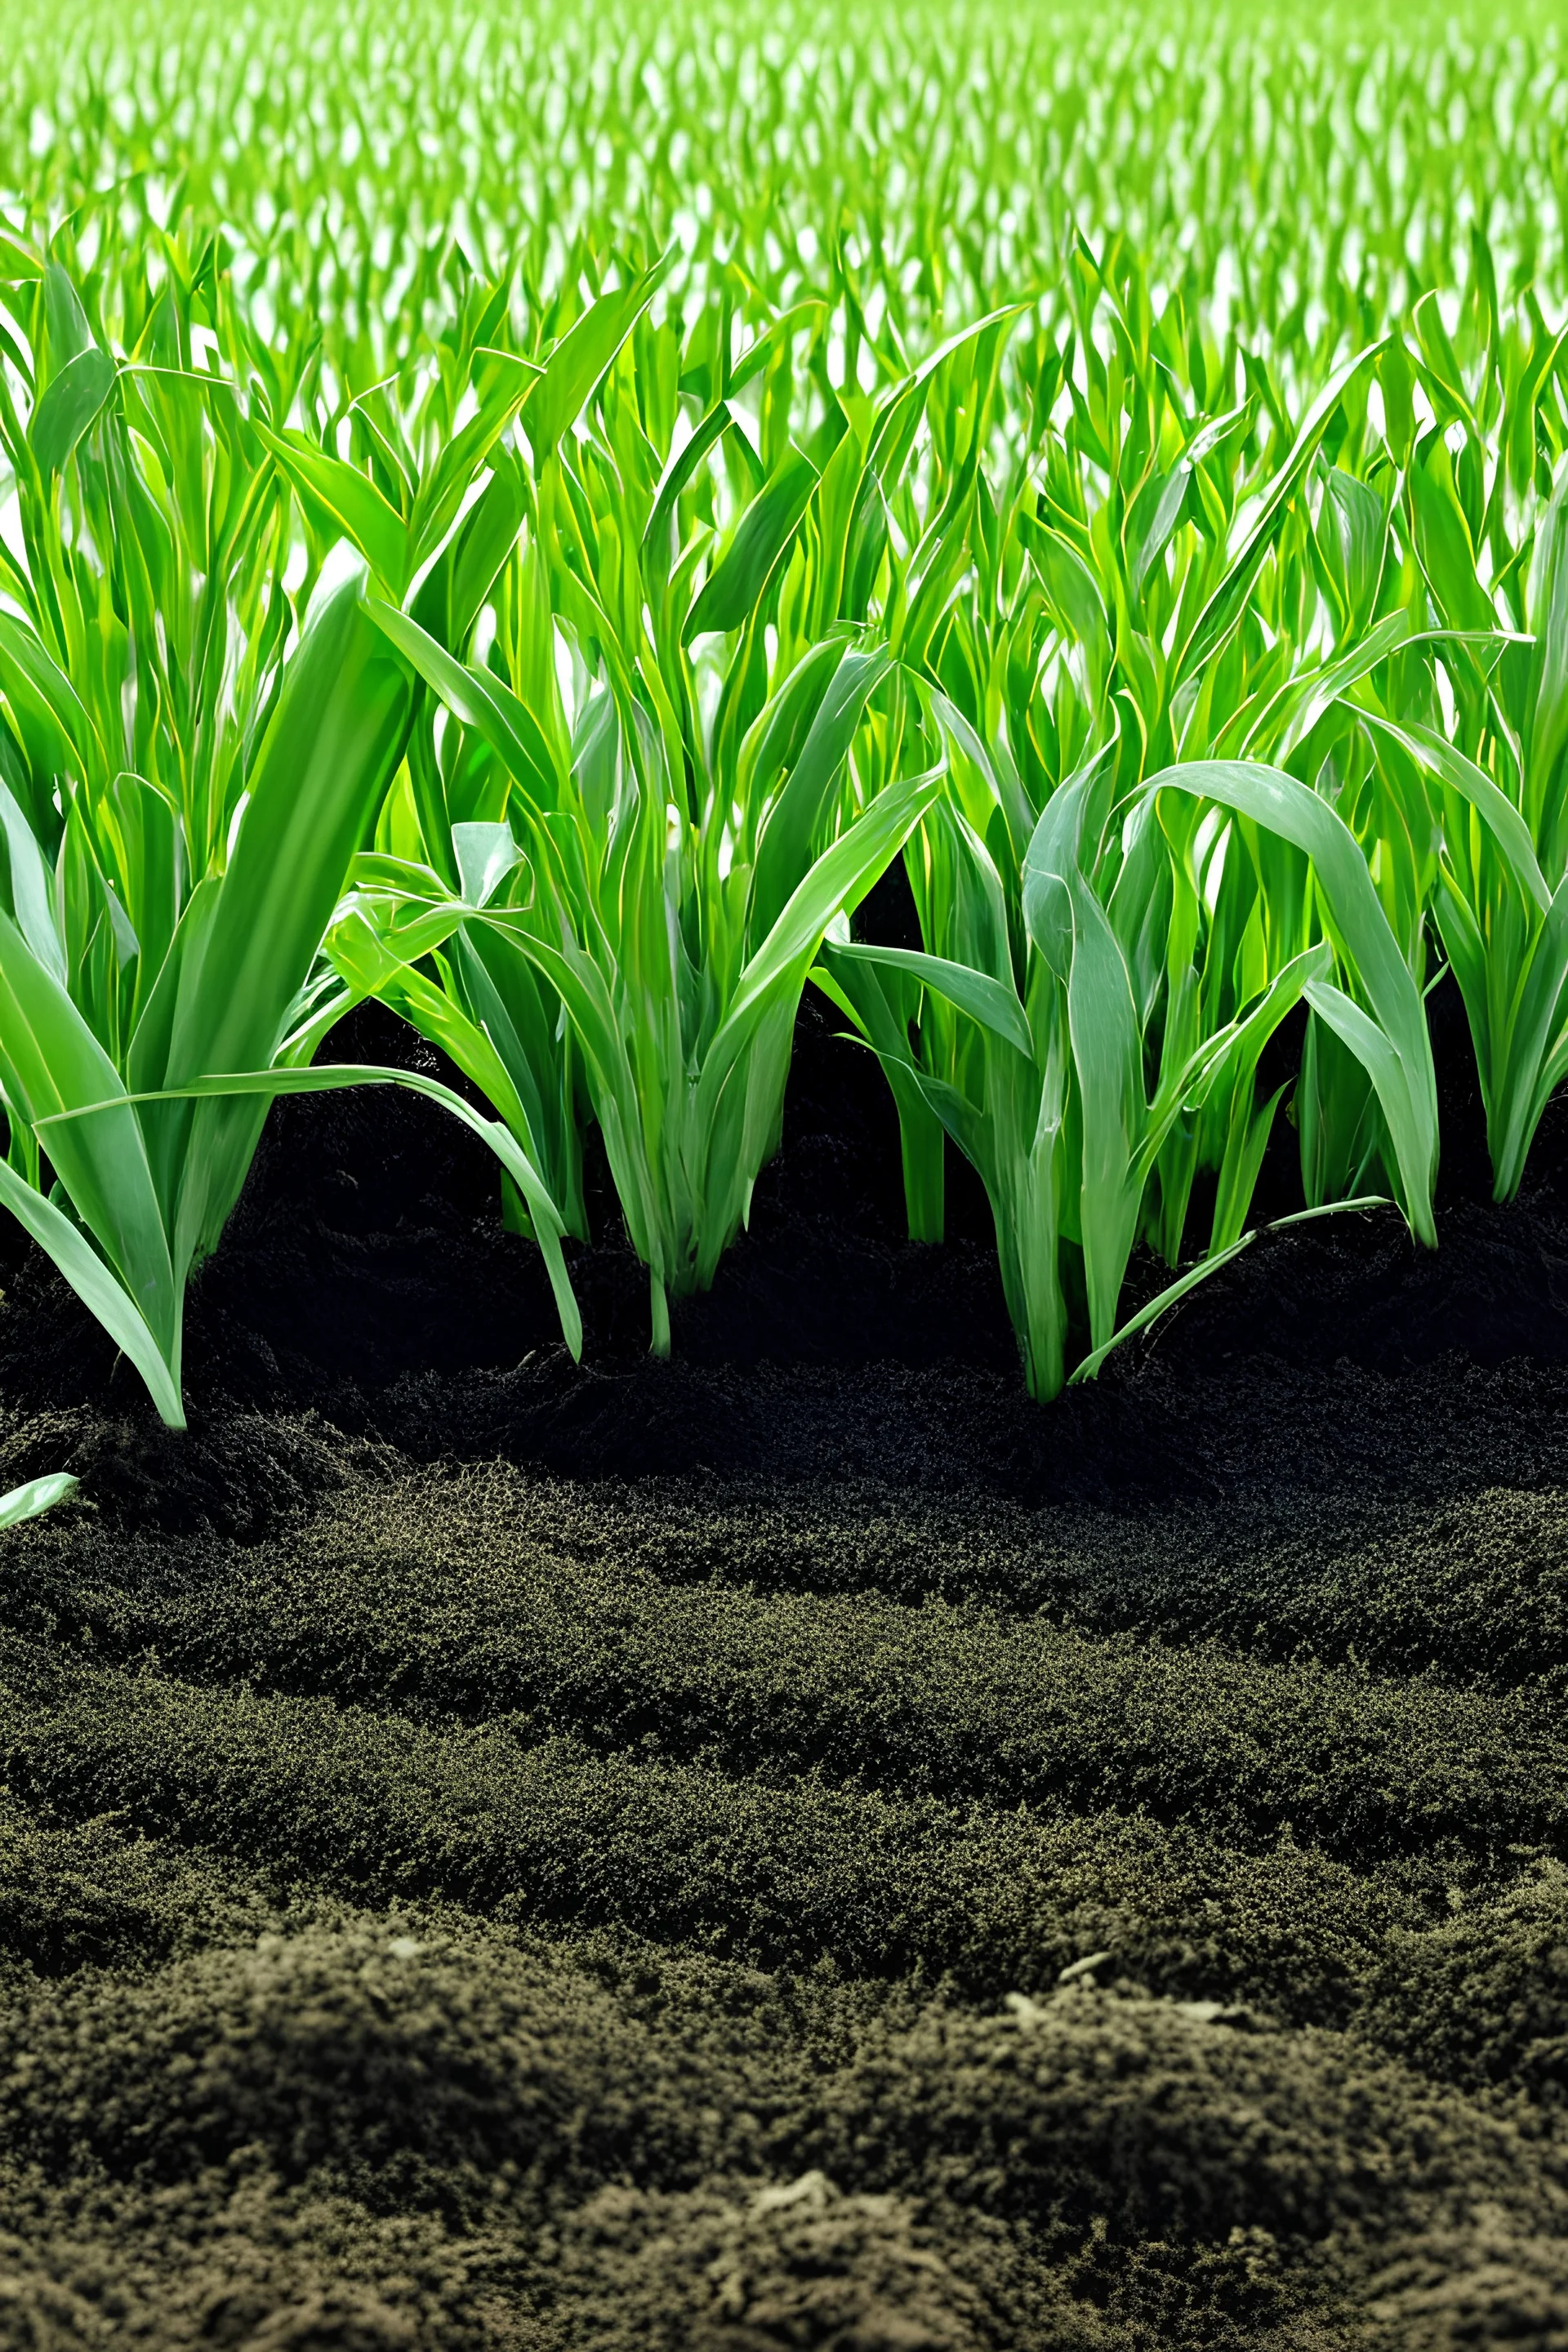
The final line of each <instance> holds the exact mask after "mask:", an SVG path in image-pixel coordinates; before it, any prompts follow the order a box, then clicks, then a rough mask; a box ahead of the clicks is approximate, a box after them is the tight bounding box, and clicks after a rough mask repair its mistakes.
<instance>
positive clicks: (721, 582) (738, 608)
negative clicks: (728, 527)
mask: <svg viewBox="0 0 1568 2352" xmlns="http://www.w3.org/2000/svg"><path fill="white" fill-rule="evenodd" d="M816 482H817V473H816V467H815V466H814V465H813V464H812V462H811V459H810V458H809V457H806V456H805V452H804V451H802V450H799V449H795V448H791V449H789V450H787V451H786V452H785V454H784V457H782V458H781V459H780V461H779V464H778V466H777V467H776V468H775V469H774V471H773V474H772V475H771V476H770V477H769V478H768V480H767V481H766V482H765V483H764V484H763V488H761V489H760V490H759V491H758V493H757V495H756V497H755V498H754V499H752V503H751V505H750V506H749V507H748V508H747V509H746V511H745V513H744V514H743V515H742V517H741V520H740V521H739V522H738V523H737V524H736V526H735V535H734V537H733V538H732V539H731V541H730V544H729V546H728V547H727V548H726V549H725V551H724V553H723V554H722V555H721V558H720V560H719V562H718V563H717V564H716V565H715V567H714V569H713V571H712V572H710V575H709V577H708V580H707V583H706V584H705V585H704V587H703V589H702V593H701V594H700V596H699V597H698V598H697V601H696V603H695V604H693V605H692V607H691V610H690V612H689V613H688V614H687V616H686V625H685V626H684V627H683V628H682V630H681V632H680V641H681V643H682V645H687V646H689V644H690V643H691V640H692V638H693V637H696V636H700V635H702V634H703V632H704V631H705V630H709V629H716V630H717V629H722V630H730V629H738V628H740V627H741V626H742V625H743V624H744V623H745V622H746V621H748V620H749V619H750V618H751V616H752V613H753V612H754V611H755V610H756V607H757V606H758V604H760V603H761V602H762V598H763V590H764V589H765V588H766V586H767V584H768V582H769V581H770V580H771V579H772V577H773V567H774V566H775V564H776V563H777V562H778V561H779V558H780V557H781V556H782V555H783V553H784V549H785V548H786V547H787V546H788V545H789V542H790V541H791V540H792V539H793V538H794V536H795V531H796V530H797V529H798V528H799V525H800V520H801V517H802V516H803V515H804V514H805V510H806V508H807V507H808V506H809V505H810V503H811V494H812V492H813V490H815V489H816Z"/></svg>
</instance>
